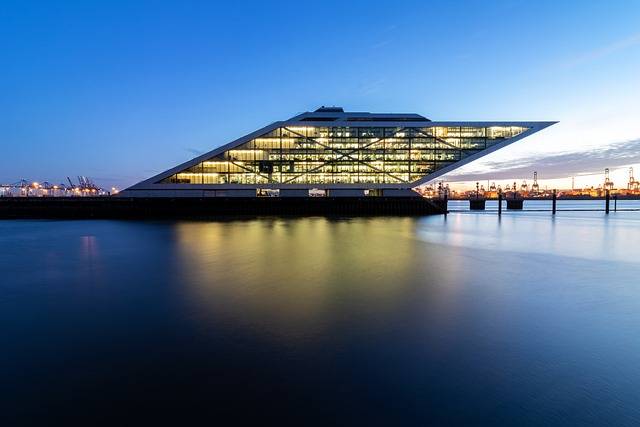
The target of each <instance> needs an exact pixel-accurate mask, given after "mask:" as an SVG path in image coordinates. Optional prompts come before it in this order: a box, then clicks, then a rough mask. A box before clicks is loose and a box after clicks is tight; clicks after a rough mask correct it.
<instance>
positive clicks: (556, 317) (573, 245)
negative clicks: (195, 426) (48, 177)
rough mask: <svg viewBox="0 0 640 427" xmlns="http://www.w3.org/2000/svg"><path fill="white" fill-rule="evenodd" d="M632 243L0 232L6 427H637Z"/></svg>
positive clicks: (626, 216)
mask: <svg viewBox="0 0 640 427" xmlns="http://www.w3.org/2000/svg"><path fill="white" fill-rule="evenodd" d="M639 245H640V213H639V212H617V213H615V214H611V215H609V216H608V217H605V215H604V214H603V213H599V212H563V213H560V214H559V215H557V216H556V217H555V218H552V217H551V215H550V214H548V213H535V212H534V213H532V212H520V213H506V214H505V215H503V217H502V219H501V220H498V218H497V216H496V215H495V213H489V212H487V213H455V214H450V215H449V216H448V217H447V218H445V217H441V216H434V217H424V218H357V219H326V218H302V219H282V218H279V219H256V220H246V221H219V222H126V221H0V268H1V276H0V277H1V280H0V378H1V381H0V393H1V394H2V396H3V399H2V403H0V405H2V410H1V412H0V421H1V420H4V421H6V422H3V423H0V424H2V425H19V424H22V423H28V422H37V423H38V424H40V425H46V424H54V423H61V422H72V421H82V422H83V423H84V424H85V425H92V424H95V423H100V422H108V423H111V424H112V425H123V424H126V423H132V420H134V419H139V418H140V417H142V420H144V421H146V423H145V424H148V423H151V422H158V421H169V420H172V421H176V420H179V421H180V420H181V421H185V420H188V419H191V420H193V419H196V418H200V419H206V420H208V422H207V423H206V424H215V423H218V424H223V423H222V420H223V419H226V417H227V416H229V415H231V416H233V417H235V419H236V420H241V419H243V418H249V417H260V419H262V420H263V421H264V422H265V424H266V423H267V421H273V420H278V421H280V422H281V423H284V422H287V421H296V422H298V423H299V424H300V425H306V424H311V423H321V424H325V425H356V424H358V425H456V424H459V425H482V424H493V425H496V424H501V425H603V424H608V425H634V424H638V423H640V249H639ZM229 424H233V423H229Z"/></svg>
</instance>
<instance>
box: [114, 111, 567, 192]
mask: <svg viewBox="0 0 640 427" xmlns="http://www.w3.org/2000/svg"><path fill="white" fill-rule="evenodd" d="M553 123H555V122H433V121H431V120H429V119H427V118H425V117H423V116H421V115H419V114H377V113H375V114H374V113H361V112H357V113H354V112H345V111H344V110H343V109H342V108H338V107H330V108H326V107H321V108H319V109H317V110H316V111H314V112H306V113H303V114H300V115H297V116H295V117H292V118H290V119H288V120H285V121H281V122H275V123H273V124H271V125H269V126H266V127H264V128H262V129H259V130H257V131H255V132H253V133H251V134H249V135H246V136H243V137H242V138H240V139H237V140H235V141H233V142H231V143H229V144H227V145H224V146H222V147H220V148H217V149H215V150H213V151H211V152H209V153H206V154H203V155H202V156H199V157H196V158H195V159H193V160H190V161H188V162H186V163H183V164H181V165H179V166H176V167H175V168H173V169H170V170H168V171H166V172H163V173H161V174H159V175H157V176H154V177H152V178H149V179H147V180H145V181H142V182H140V183H138V184H136V185H134V186H132V187H130V188H128V189H126V190H125V191H124V192H122V193H121V194H122V195H125V196H144V197H149V196H167V197H176V196H187V197H216V196H222V197H225V196H226V197H233V196H236V197H237V196H239V197H256V196H281V197H287V196H289V197H308V196H332V197H339V196H352V197H354V196H364V195H369V196H408V195H417V193H415V192H414V191H412V190H411V189H412V188H415V187H417V186H419V185H421V184H425V183H427V182H429V181H431V180H433V179H435V178H437V177H439V176H440V175H442V174H444V173H447V172H450V171H452V170H453V169H456V168H458V167H460V166H462V165H464V164H466V163H469V162H471V161H473V160H475V159H478V158H479V157H482V156H484V155H486V154H489V153H491V152H493V151H496V150H498V149H500V148H503V147H505V146H506V145H508V144H511V143H513V142H515V141H518V140H520V139H522V138H525V137H527V136H529V135H531V134H533V133H535V132H537V131H539V130H541V129H544V128H545V127H547V126H550V125H551V124H553Z"/></svg>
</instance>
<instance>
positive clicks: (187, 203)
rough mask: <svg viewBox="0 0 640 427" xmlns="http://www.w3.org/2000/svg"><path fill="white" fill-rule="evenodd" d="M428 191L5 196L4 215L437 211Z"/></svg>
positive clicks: (0, 210)
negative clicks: (316, 194)
mask: <svg viewBox="0 0 640 427" xmlns="http://www.w3.org/2000/svg"><path fill="white" fill-rule="evenodd" d="M444 213H446V201H445V200H431V199H426V198H423V197H201V198H196V197H176V198H168V197H149V198H145V197H114V196H111V197H82V198H81V197H5V198H0V219H23V218H24V219H26V218H30V219H34V218H57V219H87V218H95V219H100V218H104V219H118V218H122V219H156V218H159V219H163V218H164V219H187V218H202V219H208V218H215V217H220V216H238V215H242V216H257V215H298V216H309V215H312V216H313V215H356V216H357V215H434V214H444Z"/></svg>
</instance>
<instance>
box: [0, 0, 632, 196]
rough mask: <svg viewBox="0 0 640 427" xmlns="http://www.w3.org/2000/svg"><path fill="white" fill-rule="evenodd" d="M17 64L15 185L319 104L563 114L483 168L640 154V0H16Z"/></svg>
mask: <svg viewBox="0 0 640 427" xmlns="http://www.w3.org/2000/svg"><path fill="white" fill-rule="evenodd" d="M0 77H1V78H0V93H1V94H2V95H1V96H0V146H1V147H2V154H1V155H0V182H5V183H6V182H14V181H17V180H18V179H20V178H27V179H32V180H39V181H43V180H49V181H54V182H59V181H62V180H63V179H64V178H65V177H66V176H67V175H70V176H75V175H87V176H90V177H93V178H95V179H96V181H98V183H99V184H102V185H103V186H105V187H111V186H118V187H120V188H122V187H126V186H127V185H130V184H133V183H135V182H137V181H139V180H141V179H144V178H146V177H149V176H151V175H153V174H155V173H158V172H161V171H162V170H165V169H167V168H169V167H171V166H174V165H175V164H178V163H181V162H183V161H185V160H188V159H189V158H192V157H194V156H195V155H196V154H198V153H201V152H206V151H208V150H210V149H212V148H214V147H216V146H219V145H222V144H224V143H226V142H229V141H230V140H232V139H235V138H237V137H239V136H241V135H243V134H245V133H248V132H250V131H252V130H255V129H257V128H259V127H261V126H264V125H265V124H268V123H270V122H273V121H275V120H280V119H284V118H288V117H290V116H292V115H294V114H296V113H299V112H301V111H307V110H312V109H315V108H316V107H318V106H319V105H340V106H343V107H345V109H347V110H352V111H374V112H417V113H420V114H423V115H425V116H427V117H430V118H432V119H434V120H559V121H560V123H559V124H558V125H555V126H553V127H552V128H549V129H547V130H545V131H543V132H541V133H540V134H538V135H534V136H533V137H531V138H527V139H525V140H524V141H522V142H520V143H517V144H514V146H512V147H509V148H507V149H505V150H502V151H501V152H499V153H496V154H495V155H491V156H488V157H487V160H486V161H483V162H480V163H474V164H472V165H469V167H465V169H464V170H462V171H461V172H460V173H461V174H462V175H463V176H464V178H465V179H475V178H476V177H480V178H482V179H489V176H488V174H489V175H490V174H491V173H492V172H495V169H492V168H495V167H496V165H500V167H501V168H509V167H510V165H512V164H520V165H521V163H522V160H523V159H525V158H543V157H544V156H546V155H551V156H553V155H557V154H559V153H560V154H566V153H572V152H583V151H589V152H590V153H593V152H597V151H598V150H602V149H606V148H607V147H609V146H612V145H613V146H614V147H618V146H624V147H626V148H625V149H626V150H627V151H626V153H627V154H628V155H629V156H628V158H625V160H624V161H622V163H625V164H624V165H623V164H616V165H615V167H618V166H619V167H620V168H621V169H620V170H622V168H623V167H626V165H627V164H637V163H640V155H638V156H635V157H634V154H635V151H638V150H636V149H635V147H636V146H637V145H634V142H635V141H636V140H637V139H638V138H640V101H639V99H640V2H633V1H620V2H601V1H592V2H590V1H575V2H571V1H567V2H560V1H548V2H547V1H536V2H529V1H503V2H485V1H467V2H459V3H454V2H445V1H443V2H428V1H416V2H402V1H397V2H392V3H389V2H381V1H375V0H369V1H363V2H344V1H343V2H338V1H337V2H332V1H323V2H306V3H305V2H290V3H287V2H255V3H254V2H240V1H238V2H220V3H217V2H205V1H203V2H189V1H179V2H178V1H175V2H162V1H153V2H152V1H149V2H145V1H138V2H130V1H123V2H119V1H104V2H91V1H66V2H65V1H59V2H50V1H42V2H34V1H27V0H23V1H17V0H5V1H4V2H3V6H2V8H1V9H0ZM616 144H617V145H616ZM625 144H626V145H625ZM586 158H587V157H585V159H586ZM589 158H590V159H593V158H594V156H591V157H589ZM595 158H597V156H595ZM598 161H599V162H603V161H604V162H605V163H606V162H607V159H606V158H605V159H602V158H600V159H599V160H598ZM618 163H620V162H618ZM547 166H548V165H547ZM556 166H557V167H556V168H555V169H554V168H552V167H548V168H547V169H544V168H543V170H542V171H541V176H542V177H543V178H544V177H545V174H547V177H548V178H557V179H561V178H563V176H564V175H566V174H564V175H563V171H562V170H561V165H556ZM606 166H608V165H606V164H602V165H600V164H595V163H594V164H585V165H584V169H585V170H584V173H586V174H587V175H585V180H586V179H589V178H588V176H591V175H588V172H589V171H590V170H591V171H595V170H600V169H602V168H604V167H606ZM530 168H536V165H535V164H531V165H530ZM590 168H591V169H590ZM574 172H575V171H574ZM574 172H572V173H574ZM638 172H639V173H638V174H639V175H640V169H639V170H638ZM518 173H524V171H523V170H519V171H518ZM620 173H622V172H620ZM564 178H565V179H566V176H564ZM592 178H593V177H592ZM451 179H452V180H455V177H452V178H451ZM593 179H595V178H593ZM598 179H599V178H598Z"/></svg>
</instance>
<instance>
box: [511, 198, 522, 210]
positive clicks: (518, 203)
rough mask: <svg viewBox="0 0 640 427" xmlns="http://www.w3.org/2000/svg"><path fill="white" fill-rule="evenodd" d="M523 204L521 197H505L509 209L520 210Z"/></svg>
mask: <svg viewBox="0 0 640 427" xmlns="http://www.w3.org/2000/svg"><path fill="white" fill-rule="evenodd" d="M523 205H524V200H522V199H507V209H508V210H510V211H513V210H516V211H521V210H522V207H523Z"/></svg>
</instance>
